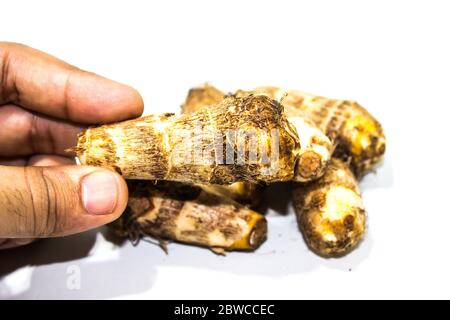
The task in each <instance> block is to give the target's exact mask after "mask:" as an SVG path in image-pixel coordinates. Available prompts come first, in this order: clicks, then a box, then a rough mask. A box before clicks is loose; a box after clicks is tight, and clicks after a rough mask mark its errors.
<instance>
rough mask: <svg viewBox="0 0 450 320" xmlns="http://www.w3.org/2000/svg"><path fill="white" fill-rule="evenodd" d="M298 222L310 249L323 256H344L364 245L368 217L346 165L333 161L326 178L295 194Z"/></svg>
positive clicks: (297, 189) (298, 187) (300, 186)
mask: <svg viewBox="0 0 450 320" xmlns="http://www.w3.org/2000/svg"><path fill="white" fill-rule="evenodd" d="M293 197H294V207H295V211H296V214H297V220H298V223H299V226H300V229H301V231H302V233H303V236H304V238H305V240H306V242H307V244H308V246H309V247H310V248H311V249H312V250H313V251H315V252H316V253H318V254H319V255H322V256H341V255H344V254H346V253H348V252H350V251H351V250H352V249H353V248H355V247H356V246H357V245H358V243H359V242H360V241H361V239H362V237H363V235H364V231H365V223H366V214H365V211H364V206H363V203H362V199H361V194H360V192H359V188H358V183H357V180H356V178H355V177H354V175H353V173H352V172H351V171H350V169H349V168H348V167H347V165H346V164H345V163H344V162H342V161H341V160H339V159H334V158H333V159H332V160H331V162H330V165H329V166H328V168H327V170H326V171H325V175H324V176H323V177H322V178H320V179H319V180H317V181H314V182H311V183H309V184H295V186H294V190H293Z"/></svg>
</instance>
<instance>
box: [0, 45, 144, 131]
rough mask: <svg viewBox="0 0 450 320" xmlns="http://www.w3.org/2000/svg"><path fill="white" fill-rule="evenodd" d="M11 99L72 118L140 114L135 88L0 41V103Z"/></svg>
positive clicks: (87, 119)
mask: <svg viewBox="0 0 450 320" xmlns="http://www.w3.org/2000/svg"><path fill="white" fill-rule="evenodd" d="M7 103H13V104H16V105H20V106H22V107H24V108H27V109H29V110H32V111H36V112H40V113H43V114H47V115H49V116H52V117H55V118H59V119H65V120H69V121H72V122H76V123H83V124H96V123H108V122H115V121H120V120H125V119H129V118H134V117H138V116H139V115H140V114H141V113H142V111H143V101H142V98H141V96H140V95H139V93H138V92H137V91H136V90H135V89H133V88H131V87H129V86H126V85H123V84H120V83H118V82H115V81H112V80H108V79H106V78H103V77H101V76H98V75H96V74H93V73H89V72H86V71H83V70H80V69H78V68H76V67H74V66H71V65H69V64H67V63H65V62H63V61H61V60H58V59H57V58H55V57H52V56H50V55H48V54H46V53H43V52H41V51H38V50H35V49H33V48H30V47H27V46H24V45H21V44H16V43H6V42H0V105H2V104H7Z"/></svg>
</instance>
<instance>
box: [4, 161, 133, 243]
mask: <svg viewBox="0 0 450 320" xmlns="http://www.w3.org/2000/svg"><path fill="white" fill-rule="evenodd" d="M127 200H128V189H127V186H126V183H125V181H124V180H123V179H122V177H121V176H119V175H118V174H116V173H114V172H111V171H109V170H106V169H100V168H95V167H83V166H60V167H6V166H0V238H24V237H52V236H64V235H70V234H73V233H78V232H82V231H85V230H88V229H92V228H95V227H98V226H101V225H103V224H106V223H109V222H111V221H113V220H115V219H117V218H118V217H119V216H120V214H121V213H122V212H123V210H125V207H126V204H127Z"/></svg>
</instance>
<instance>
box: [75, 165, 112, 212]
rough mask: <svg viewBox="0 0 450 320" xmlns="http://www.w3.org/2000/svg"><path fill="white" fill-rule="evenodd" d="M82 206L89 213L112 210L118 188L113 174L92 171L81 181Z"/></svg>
mask: <svg viewBox="0 0 450 320" xmlns="http://www.w3.org/2000/svg"><path fill="white" fill-rule="evenodd" d="M81 193H82V194H81V197H82V201H83V206H84V208H85V209H86V211H87V212H88V213H89V214H93V215H104V214H110V213H112V212H113V211H114V209H115V208H116V204H117V197H118V195H119V189H118V186H117V180H116V178H115V177H114V174H112V173H110V172H105V171H97V172H93V173H91V174H89V175H87V176H85V177H84V178H83V180H82V181H81Z"/></svg>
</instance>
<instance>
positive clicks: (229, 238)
mask: <svg viewBox="0 0 450 320" xmlns="http://www.w3.org/2000/svg"><path fill="white" fill-rule="evenodd" d="M127 184H128V188H129V201H128V206H127V208H126V210H125V213H124V214H123V215H122V216H121V217H120V218H119V219H118V220H116V221H115V222H114V223H112V224H111V225H110V226H111V227H112V228H113V230H114V231H115V233H116V234H117V235H118V236H121V237H128V238H130V239H131V240H132V241H133V242H137V241H138V240H139V239H140V238H142V237H145V236H149V237H153V238H155V239H158V240H173V241H178V242H181V243H187V244H194V245H198V246H203V247H209V248H211V249H213V250H215V251H216V252H217V251H219V250H247V251H251V250H255V249H257V248H258V247H259V246H260V245H261V243H262V242H264V240H265V239H266V235H267V221H266V219H265V218H264V216H262V215H261V214H259V213H257V212H255V211H253V210H250V209H248V208H247V207H245V206H242V205H240V204H238V203H237V202H235V201H233V200H231V199H228V198H225V197H223V196H218V195H215V194H211V193H208V192H206V191H205V190H203V189H201V188H199V187H196V186H192V185H186V184H182V183H177V182H155V181H138V180H129V181H127Z"/></svg>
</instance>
